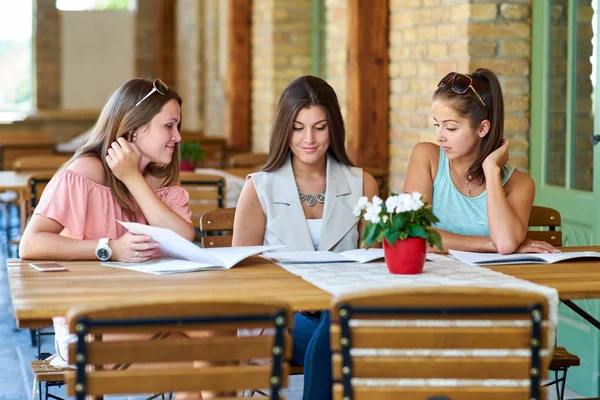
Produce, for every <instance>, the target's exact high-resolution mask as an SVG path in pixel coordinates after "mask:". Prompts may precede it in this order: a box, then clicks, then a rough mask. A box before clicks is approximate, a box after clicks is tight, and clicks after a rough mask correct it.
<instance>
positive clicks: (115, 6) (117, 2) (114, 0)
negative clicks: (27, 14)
mask: <svg viewBox="0 0 600 400" xmlns="http://www.w3.org/2000/svg"><path fill="white" fill-rule="evenodd" d="M136 4H137V1H136V0H56V8H57V9H59V10H64V11H84V10H135V8H136Z"/></svg>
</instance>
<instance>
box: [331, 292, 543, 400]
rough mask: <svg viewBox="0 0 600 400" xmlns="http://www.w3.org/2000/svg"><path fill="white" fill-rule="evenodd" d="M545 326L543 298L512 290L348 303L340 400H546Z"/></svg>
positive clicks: (340, 329)
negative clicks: (543, 388) (441, 399)
mask: <svg viewBox="0 0 600 400" xmlns="http://www.w3.org/2000/svg"><path fill="white" fill-rule="evenodd" d="M547 318H548V302H547V299H546V298H545V297H543V296H542V295H540V294H536V293H531V292H524V291H519V290H511V289H487V288H485V289H484V288H466V287H430V288H403V289H393V290H389V289H388V290H378V291H369V292H363V293H358V294H354V295H348V296H342V297H340V298H339V299H337V300H335V301H334V303H333V305H332V312H331V319H332V325H331V346H332V350H333V352H334V353H333V375H334V381H335V382H336V383H335V384H334V399H342V397H344V398H351V399H354V400H362V399H375V398H382V399H383V398H385V399H392V398H403V399H404V398H406V399H429V398H431V397H435V396H446V397H447V398H450V399H467V398H469V399H475V398H477V399H540V398H545V396H544V395H543V394H542V395H540V390H541V389H540V379H541V378H542V377H545V376H546V371H547V369H548V365H549V362H550V358H549V354H548V352H547V351H544V350H547V349H548V332H549V331H548V330H549V329H551V328H552V327H551V325H552V324H550V323H547ZM542 323H543V324H542ZM432 380H437V384H436V383H435V382H432ZM440 380H444V381H440ZM491 380H505V382H504V385H500V386H494V385H493V384H494V382H497V381H491ZM490 384H491V385H492V386H488V385H490Z"/></svg>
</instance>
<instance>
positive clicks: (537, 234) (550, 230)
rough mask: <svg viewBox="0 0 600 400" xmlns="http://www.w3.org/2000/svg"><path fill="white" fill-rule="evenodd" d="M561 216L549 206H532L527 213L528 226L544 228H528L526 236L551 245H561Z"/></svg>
mask: <svg viewBox="0 0 600 400" xmlns="http://www.w3.org/2000/svg"><path fill="white" fill-rule="evenodd" d="M560 225H561V218H560V213H559V212H558V210H555V209H554V208H549V207H541V206H533V207H532V208H531V214H530V215H529V223H528V226H529V227H530V228H531V227H536V228H544V230H528V231H527V237H528V238H529V239H534V240H543V241H545V242H548V243H550V244H551V245H553V246H562V244H563V243H562V232H561V231H557V230H556V228H558V227H560Z"/></svg>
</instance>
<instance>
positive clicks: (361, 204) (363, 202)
mask: <svg viewBox="0 0 600 400" xmlns="http://www.w3.org/2000/svg"><path fill="white" fill-rule="evenodd" d="M368 205H369V198H368V197H367V196H362V197H360V198H359V199H358V204H357V205H356V206H354V210H353V211H352V213H353V214H354V216H355V217H360V214H361V213H362V212H363V210H364V209H365V208H367V206H368Z"/></svg>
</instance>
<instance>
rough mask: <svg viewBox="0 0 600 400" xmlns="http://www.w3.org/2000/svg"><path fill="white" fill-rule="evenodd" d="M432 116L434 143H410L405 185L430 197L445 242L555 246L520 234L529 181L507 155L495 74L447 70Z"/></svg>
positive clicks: (475, 246)
mask: <svg viewBox="0 0 600 400" xmlns="http://www.w3.org/2000/svg"><path fill="white" fill-rule="evenodd" d="M433 120H434V126H435V127H436V140H437V142H438V143H439V145H437V144H434V143H425V142H423V143H418V144H417V145H416V146H415V147H414V148H413V150H412V152H411V155H410V160H409V164H408V171H407V174H406V181H405V183H404V191H405V192H413V191H415V190H416V191H419V192H421V193H422V194H424V195H425V196H427V197H428V198H430V199H431V202H432V207H433V212H434V213H435V215H436V216H437V217H438V218H439V219H440V221H439V222H438V223H437V224H435V225H434V227H435V228H436V229H437V230H438V231H439V232H440V234H441V236H442V242H443V245H444V249H446V250H448V249H454V250H465V251H476V252H498V253H502V254H510V253H514V252H516V253H536V252H537V253H545V252H554V251H556V249H555V248H554V247H553V246H552V245H550V244H548V243H546V242H542V241H537V240H530V239H526V238H525V235H526V232H527V221H528V219H529V213H530V212H531V206H532V205H533V199H534V197H535V183H534V182H533V179H531V177H529V176H528V175H527V174H524V173H523V172H520V171H517V170H515V168H514V167H512V166H511V165H510V164H509V163H508V158H509V153H508V147H509V141H508V139H504V137H503V136H504V99H503V96H502V89H501V88H500V83H499V82H498V78H497V77H496V75H495V74H494V73H493V72H492V71H490V70H487V69H478V70H477V71H475V72H474V73H472V74H469V75H463V74H460V73H457V72H450V73H449V74H447V75H446V76H445V77H444V78H442V80H441V81H440V82H439V84H438V88H437V90H436V91H435V93H434V94H433ZM429 250H430V251H435V249H434V248H430V249H429Z"/></svg>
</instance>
